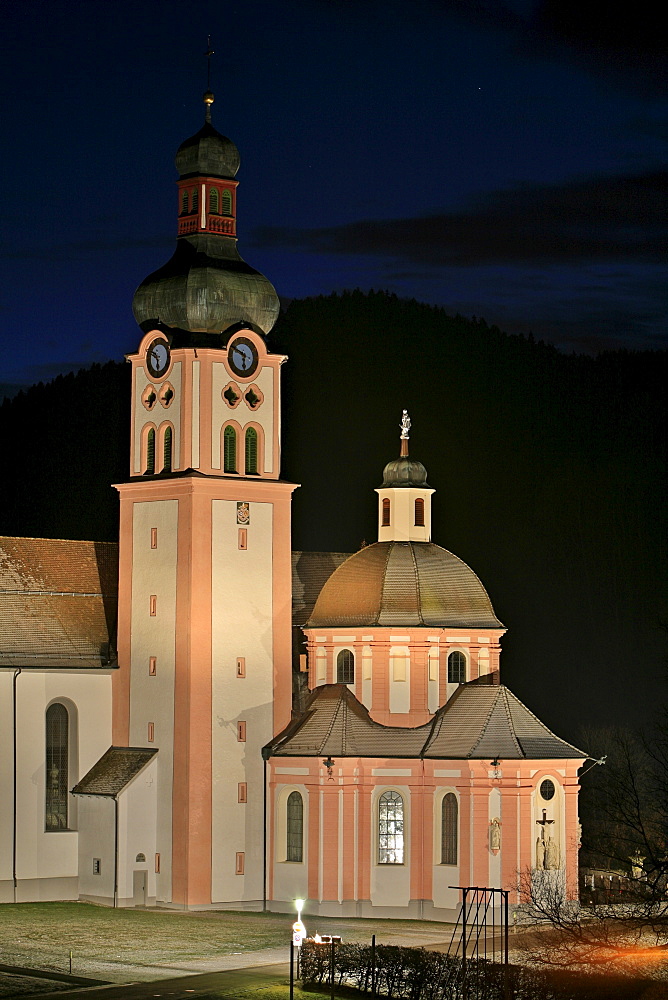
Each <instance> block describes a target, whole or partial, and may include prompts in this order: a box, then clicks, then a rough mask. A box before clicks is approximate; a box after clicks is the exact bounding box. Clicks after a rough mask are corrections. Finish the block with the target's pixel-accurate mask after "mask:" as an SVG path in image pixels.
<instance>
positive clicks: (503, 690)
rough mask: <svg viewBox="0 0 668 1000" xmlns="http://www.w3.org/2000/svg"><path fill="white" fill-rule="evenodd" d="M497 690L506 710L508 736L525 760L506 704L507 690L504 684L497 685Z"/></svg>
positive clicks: (523, 751) (508, 706) (524, 754)
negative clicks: (499, 691) (498, 689)
mask: <svg viewBox="0 0 668 1000" xmlns="http://www.w3.org/2000/svg"><path fill="white" fill-rule="evenodd" d="M499 688H500V690H501V695H502V697H503V704H504V708H505V710H506V717H507V719H508V726H509V728H510V735H511V736H512V738H513V740H514V741H515V746H516V747H517V749H518V750H519V752H520V753H521V754H522V756H523V757H524V758H525V759H526V753H525V750H524V747H523V745H522V742H521V740H520V738H519V736H518V735H517V733H516V732H515V723H514V722H513V717H512V715H511V714H510V704H509V702H508V688H507V687H506V686H505V684H504V685H499Z"/></svg>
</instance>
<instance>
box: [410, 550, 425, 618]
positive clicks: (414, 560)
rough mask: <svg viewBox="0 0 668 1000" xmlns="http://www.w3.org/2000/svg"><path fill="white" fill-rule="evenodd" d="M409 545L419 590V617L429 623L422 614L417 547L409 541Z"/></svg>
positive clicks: (416, 587) (416, 584)
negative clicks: (416, 555) (416, 556)
mask: <svg viewBox="0 0 668 1000" xmlns="http://www.w3.org/2000/svg"><path fill="white" fill-rule="evenodd" d="M408 547H409V549H410V553H411V559H412V560H413V573H414V575H415V589H416V591H417V608H418V617H419V619H420V621H421V623H422V624H423V625H426V624H427V623H426V622H425V620H424V618H423V616H422V600H421V595H420V573H419V571H418V564H417V559H416V558H415V549H414V548H413V543H412V542H409V543H408Z"/></svg>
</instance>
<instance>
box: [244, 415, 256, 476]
mask: <svg viewBox="0 0 668 1000" xmlns="http://www.w3.org/2000/svg"><path fill="white" fill-rule="evenodd" d="M246 475H247V476H256V475H257V431H256V430H255V428H254V427H249V428H248V430H247V431H246Z"/></svg>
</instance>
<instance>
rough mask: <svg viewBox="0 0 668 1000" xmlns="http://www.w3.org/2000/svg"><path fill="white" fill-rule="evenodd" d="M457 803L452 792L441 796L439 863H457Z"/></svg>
mask: <svg viewBox="0 0 668 1000" xmlns="http://www.w3.org/2000/svg"><path fill="white" fill-rule="evenodd" d="M458 813H459V804H458V802H457V796H456V795H455V794H454V792H448V793H447V795H444V796H443V802H442V803H441V864H442V865H456V864H457V840H458V832H459V830H458V828H459V815H458Z"/></svg>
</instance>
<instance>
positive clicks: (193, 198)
mask: <svg viewBox="0 0 668 1000" xmlns="http://www.w3.org/2000/svg"><path fill="white" fill-rule="evenodd" d="M198 203H199V195H198V191H197V188H193V191H192V195H191V201H190V204H191V205H192V210H193V212H196V211H197V205H198Z"/></svg>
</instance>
